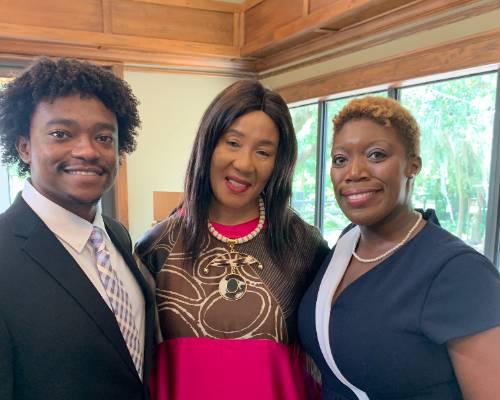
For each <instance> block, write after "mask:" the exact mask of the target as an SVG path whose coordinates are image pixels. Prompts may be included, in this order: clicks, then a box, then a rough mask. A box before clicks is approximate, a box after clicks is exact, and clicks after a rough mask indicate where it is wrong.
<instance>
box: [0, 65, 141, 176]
mask: <svg viewBox="0 0 500 400" xmlns="http://www.w3.org/2000/svg"><path fill="white" fill-rule="evenodd" d="M72 94H80V95H81V96H82V97H85V98H88V97H95V98H96V99H99V100H100V101H101V102H102V103H103V104H104V105H105V106H106V107H107V108H108V109H109V110H110V111H112V112H113V113H114V114H115V115H116V120H117V122H118V152H119V154H120V156H122V155H123V154H125V153H131V152H132V151H134V150H135V147H136V141H135V136H136V135H137V129H138V128H139V127H140V125H141V121H140V118H139V112H138V110H137V105H138V100H137V98H136V97H135V96H134V94H133V93H132V90H131V89H130V86H129V85H128V84H127V83H126V82H125V81H124V80H122V79H120V78H118V77H116V76H115V75H113V73H112V72H110V71H109V70H107V69H105V68H102V67H99V66H97V65H94V64H91V63H89V62H86V61H79V60H75V59H66V58H60V59H57V60H52V59H49V58H47V57H42V58H39V59H38V60H36V61H35V62H34V64H33V65H31V66H30V67H29V68H28V69H27V70H26V71H25V72H23V73H22V74H21V75H20V76H19V77H17V78H16V79H14V80H12V81H10V82H9V83H8V84H7V85H6V87H5V88H4V90H3V91H1V93H0V151H1V157H2V158H1V160H2V162H3V163H4V164H6V165H17V168H18V172H19V174H20V175H26V174H28V173H29V165H27V164H25V163H24V162H23V161H22V160H21V158H20V157H19V155H18V153H17V150H16V140H17V137H18V136H25V137H28V136H29V131H30V124H31V117H32V115H33V112H34V110H35V108H36V106H37V105H38V103H40V102H41V101H49V102H52V101H54V100H55V99H57V98H59V97H65V96H69V95H72Z"/></svg>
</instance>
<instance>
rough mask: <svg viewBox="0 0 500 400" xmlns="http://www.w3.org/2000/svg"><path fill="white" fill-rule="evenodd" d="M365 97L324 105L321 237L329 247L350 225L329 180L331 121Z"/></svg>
mask: <svg viewBox="0 0 500 400" xmlns="http://www.w3.org/2000/svg"><path fill="white" fill-rule="evenodd" d="M366 95H368V93H366V94H363V95H359V96H351V97H345V98H342V99H337V100H331V101H328V102H327V103H326V112H327V116H326V118H327V119H326V120H327V121H328V124H327V127H326V135H327V142H326V148H325V159H326V171H325V182H324V190H325V197H324V199H325V209H324V215H323V236H324V237H325V239H326V240H327V241H328V244H329V245H330V246H333V245H334V244H335V243H336V242H337V239H338V237H339V236H340V234H341V233H342V230H343V229H344V228H345V227H346V226H347V225H349V223H350V222H349V220H348V219H347V218H346V217H345V216H344V214H343V213H342V211H341V210H340V208H339V207H338V205H337V201H336V200H335V194H334V193H333V186H332V181H331V179H330V169H331V167H332V158H331V150H332V140H333V122H332V120H333V118H334V117H335V115H337V114H338V113H339V111H340V110H341V109H342V108H343V107H344V106H345V105H346V104H347V103H349V102H350V101H351V100H352V99H355V98H356V97H363V96H366ZM370 95H372V96H383V97H387V92H386V91H383V92H376V93H370Z"/></svg>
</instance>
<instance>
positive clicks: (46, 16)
mask: <svg viewBox="0 0 500 400" xmlns="http://www.w3.org/2000/svg"><path fill="white" fill-rule="evenodd" d="M1 5H2V12H1V13H0V22H7V23H9V24H18V25H30V26H41V27H48V28H60V29H71V30H85V31H93V32H99V31H101V30H102V24H103V22H102V12H101V1H100V0H78V1H68V0H43V1H39V0H3V1H2V2H1Z"/></svg>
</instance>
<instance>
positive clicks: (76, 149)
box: [71, 135, 99, 161]
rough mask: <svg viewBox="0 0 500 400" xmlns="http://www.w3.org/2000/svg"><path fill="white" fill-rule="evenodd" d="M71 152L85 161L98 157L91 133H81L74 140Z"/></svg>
mask: <svg viewBox="0 0 500 400" xmlns="http://www.w3.org/2000/svg"><path fill="white" fill-rule="evenodd" d="M71 154H72V155H73V157H75V158H80V159H82V160H86V161H93V160H96V159H98V158H99V151H98V149H97V143H96V142H95V141H94V140H93V138H92V137H91V135H81V136H80V137H79V138H78V140H77V141H75V142H74V146H73V149H72V151H71Z"/></svg>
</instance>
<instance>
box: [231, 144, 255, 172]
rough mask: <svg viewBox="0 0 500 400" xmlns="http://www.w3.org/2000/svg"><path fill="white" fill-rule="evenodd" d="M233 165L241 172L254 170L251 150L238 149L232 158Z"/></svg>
mask: <svg viewBox="0 0 500 400" xmlns="http://www.w3.org/2000/svg"><path fill="white" fill-rule="evenodd" d="M233 166H234V168H236V169H237V170H238V171H239V172H241V173H243V174H245V173H247V174H248V173H251V172H252V171H253V170H254V163H253V154H252V152H251V151H250V150H246V149H245V150H242V151H239V152H238V154H235V158H234V160H233Z"/></svg>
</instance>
